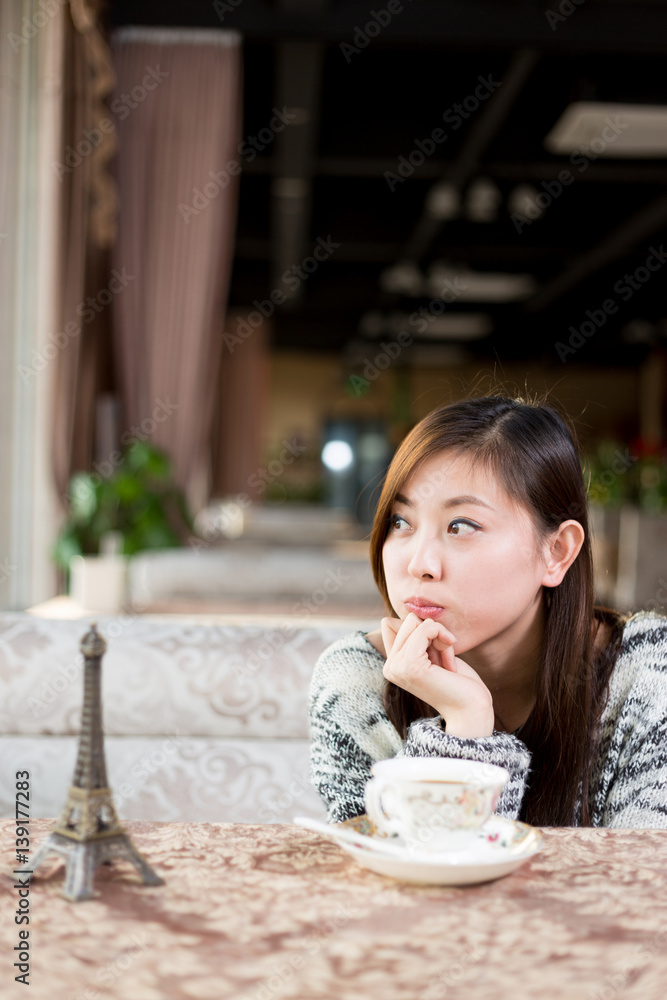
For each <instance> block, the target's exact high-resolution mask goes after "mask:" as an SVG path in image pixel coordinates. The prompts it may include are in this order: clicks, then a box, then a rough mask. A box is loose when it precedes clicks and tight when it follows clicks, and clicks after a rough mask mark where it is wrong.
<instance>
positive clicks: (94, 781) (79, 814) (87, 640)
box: [25, 623, 163, 901]
mask: <svg viewBox="0 0 667 1000" xmlns="http://www.w3.org/2000/svg"><path fill="white" fill-rule="evenodd" d="M106 648H107V644H106V642H105V641H104V639H103V638H102V636H101V635H100V634H99V632H98V631H97V626H96V624H95V623H93V624H92V625H91V627H90V632H88V633H87V635H85V636H84V637H83V639H82V640H81V652H82V653H83V656H84V662H85V668H84V669H85V672H84V694H83V711H82V713H81V737H80V740H79V756H78V758H77V762H76V768H75V771H74V778H73V781H72V785H71V786H70V789H69V792H68V795H67V801H66V803H65V806H64V808H63V811H62V813H61V816H60V819H59V820H58V822H57V823H56V825H55V826H54V827H53V829H52V831H51V833H50V834H49V836H48V838H47V839H46V841H45V842H44V844H42V846H41V847H40V848H39V850H38V851H37V853H36V854H35V857H34V858H33V861H32V864H31V866H30V868H31V869H32V871H34V870H35V869H36V868H37V866H38V865H39V864H41V862H42V861H44V860H45V859H46V858H47V857H48V856H49V855H50V854H58V855H60V856H61V857H62V858H64V861H65V865H66V869H67V876H66V880H65V889H64V892H63V895H64V896H65V898H66V899H71V900H74V901H77V900H80V899H91V898H92V896H93V878H94V875H95V870H96V869H97V867H98V865H101V864H103V863H104V862H109V861H113V860H116V859H119V858H120V859H122V858H124V859H125V860H127V861H131V862H132V864H133V865H134V866H135V867H136V868H137V869H138V870H139V872H140V874H141V876H142V879H143V882H144V884H145V885H163V880H162V879H161V878H160V877H159V875H157V874H156V873H155V872H154V871H153V869H152V868H151V866H150V865H149V864H148V862H147V861H146V859H145V858H144V857H143V856H142V855H141V854H140V853H139V851H137V849H136V848H135V847H134V845H133V844H132V841H131V840H130V838H129V837H128V835H127V834H126V833H125V831H124V829H123V827H122V826H121V824H120V821H119V819H118V816H117V815H116V810H115V808H114V804H113V797H112V791H111V789H110V788H109V783H108V781H107V769H106V764H105V761H104V733H103V731H102V701H101V683H100V680H101V678H100V673H101V665H102V656H103V654H104V652H105V650H106ZM25 870H26V871H27V869H25Z"/></svg>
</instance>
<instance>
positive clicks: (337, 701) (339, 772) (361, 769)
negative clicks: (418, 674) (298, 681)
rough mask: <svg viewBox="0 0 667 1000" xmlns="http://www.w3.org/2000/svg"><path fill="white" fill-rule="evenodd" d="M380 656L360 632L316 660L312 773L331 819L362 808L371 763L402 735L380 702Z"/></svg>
mask: <svg viewBox="0 0 667 1000" xmlns="http://www.w3.org/2000/svg"><path fill="white" fill-rule="evenodd" d="M382 664H383V659H382V657H381V655H380V654H379V653H378V652H377V651H376V650H374V649H373V647H372V646H371V645H370V644H369V643H368V641H367V640H366V639H365V637H364V636H363V634H362V633H355V634H354V635H352V636H348V637H346V638H345V639H339V640H338V641H337V642H334V643H333V644H332V645H331V646H329V648H328V649H326V650H325V651H324V652H323V653H322V655H321V656H320V658H319V660H318V661H317V663H316V665H315V669H314V671H313V676H312V680H311V686H310V735H311V743H310V762H311V779H312V782H313V784H314V786H315V788H316V789H317V791H318V792H319V794H320V796H321V797H322V799H323V800H324V802H325V804H326V806H327V813H328V820H329V822H330V823H338V822H342V821H343V820H345V819H349V818H350V817H352V816H358V815H360V814H361V813H363V812H364V811H365V804H364V789H365V786H366V782H367V781H368V779H369V778H370V770H371V766H372V765H373V764H374V763H375V761H377V760H384V759H385V758H387V757H394V756H395V755H396V754H397V753H398V751H399V750H400V748H401V745H402V740H401V738H400V736H399V734H398V733H397V731H396V729H395V728H394V726H392V724H391V723H390V721H389V719H388V718H387V715H386V713H385V711H384V706H383V690H384V676H383V673H382Z"/></svg>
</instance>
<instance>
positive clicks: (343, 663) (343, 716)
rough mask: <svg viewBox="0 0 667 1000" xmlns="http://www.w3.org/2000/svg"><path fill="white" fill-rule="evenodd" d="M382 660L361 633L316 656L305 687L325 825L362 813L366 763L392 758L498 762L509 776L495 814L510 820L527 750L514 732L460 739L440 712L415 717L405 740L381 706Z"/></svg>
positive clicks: (315, 779)
mask: <svg viewBox="0 0 667 1000" xmlns="http://www.w3.org/2000/svg"><path fill="white" fill-rule="evenodd" d="M383 663H384V659H383V657H382V656H381V655H380V653H378V652H377V651H376V650H374V649H373V647H372V646H370V644H369V643H368V640H367V639H366V638H365V637H364V636H363V634H362V633H356V634H355V635H353V636H349V637H347V638H346V639H341V640H338V642H335V643H333V644H332V645H331V646H329V648H328V649H326V650H325V651H324V653H322V655H321V656H320V658H319V660H318V661H317V664H316V665H315V669H314V671H313V678H312V682H311V688H310V728H311V777H312V781H313V784H314V785H315V788H316V789H317V790H318V792H319V794H320V795H321V797H322V799H323V800H324V802H325V803H326V805H327V809H328V819H329V822H330V823H335V822H341V821H342V820H345V819H349V818H350V817H351V816H358V815H359V814H360V813H363V812H364V811H365V804H364V788H365V785H366V782H367V781H368V779H369V778H370V770H371V767H372V765H373V764H374V763H375V762H376V761H378V760H384V759H386V758H387V757H395V756H398V755H401V756H406V757H456V758H460V759H464V760H477V761H482V762H483V763H487V764H498V765H499V766H500V767H504V768H506V769H507V770H508V771H509V773H510V779H509V781H508V783H507V785H506V786H505V787H504V789H503V791H502V792H501V795H500V799H499V801H498V806H497V808H496V812H497V813H498V814H499V815H501V816H507V817H508V818H510V819H515V818H516V817H517V816H518V815H519V812H520V809H521V804H522V801H523V795H524V792H525V789H526V783H527V777H528V771H529V768H530V753H529V752H528V749H527V748H526V746H525V745H524V744H523V743H522V742H521V740H519V739H518V738H517V737H516V736H513V735H511V734H510V733H500V732H494V733H493V734H492V735H491V736H488V737H485V738H481V739H462V738H461V737H458V736H449V735H448V734H447V733H446V732H445V728H444V721H443V719H442V717H441V716H437V717H435V718H430V719H418V720H417V721H415V722H413V723H412V725H411V726H410V729H409V731H408V738H407V740H406V741H405V743H404V742H403V740H402V739H401V737H400V736H399V734H398V732H397V731H396V729H395V728H394V726H393V725H392V724H391V722H390V721H389V719H388V717H387V714H386V712H385V710H384V704H383V693H384V676H383V673H382V666H383Z"/></svg>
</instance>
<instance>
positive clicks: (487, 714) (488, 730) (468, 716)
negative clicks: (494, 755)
mask: <svg viewBox="0 0 667 1000" xmlns="http://www.w3.org/2000/svg"><path fill="white" fill-rule="evenodd" d="M441 714H442V717H443V719H444V720H445V731H446V733H447V734H448V735H449V736H458V737H459V738H461V739H467V740H474V739H480V738H482V737H484V736H491V734H492V733H493V727H494V721H495V716H494V714H493V709H490V710H489V711H480V712H474V713H470V712H451V711H447V712H446V713H441Z"/></svg>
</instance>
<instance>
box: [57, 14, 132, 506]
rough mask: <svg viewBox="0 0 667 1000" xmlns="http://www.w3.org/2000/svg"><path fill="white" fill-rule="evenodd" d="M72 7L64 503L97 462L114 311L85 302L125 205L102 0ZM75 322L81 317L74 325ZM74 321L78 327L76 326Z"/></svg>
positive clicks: (67, 84)
mask: <svg viewBox="0 0 667 1000" xmlns="http://www.w3.org/2000/svg"><path fill="white" fill-rule="evenodd" d="M70 11H71V16H68V17H67V18H66V28H65V58H64V68H65V72H64V79H63V118H62V122H63V125H62V138H61V150H60V160H59V161H58V163H57V164H53V165H52V166H53V167H54V169H55V170H56V173H57V175H58V176H59V179H60V183H61V204H60V220H61V221H60V239H59V243H60V248H61V255H60V270H61V279H60V282H59V285H60V289H61V302H60V309H59V324H58V327H57V332H58V333H59V334H60V335H61V342H62V344H64V346H62V347H61V349H60V350H59V351H58V354H57V357H56V359H55V364H56V365H57V377H56V389H55V393H54V400H53V403H54V405H53V422H52V447H53V459H52V461H53V472H54V478H55V482H56V489H57V491H58V494H59V497H60V499H61V502H62V504H63V506H65V505H66V499H67V483H68V481H69V477H70V475H71V473H72V472H74V471H76V470H77V469H89V468H90V465H91V462H92V458H93V441H94V430H95V424H94V413H95V396H96V389H97V382H98V354H99V345H100V342H101V338H102V336H103V331H104V329H105V328H106V327H107V325H108V323H109V311H108V308H107V307H106V306H104V307H103V309H102V310H101V311H97V310H93V311H92V312H88V313H86V312H85V311H84V310H85V306H86V299H87V298H89V297H92V298H95V299H96V297H97V296H98V294H99V292H100V291H101V290H102V289H106V286H107V284H108V280H109V276H108V269H109V246H110V244H111V242H112V241H113V238H114V235H115V227H116V212H117V202H116V194H115V187H114V185H113V183H112V181H111V179H110V177H109V175H108V172H107V165H108V161H109V159H110V157H111V156H112V155H113V153H114V150H115V148H116V139H115V134H114V132H113V131H112V130H104V129H102V128H101V127H100V123H101V121H102V120H104V119H105V118H106V119H107V120H109V119H108V114H109V112H108V109H107V107H106V106H105V104H104V99H105V97H106V96H107V95H108V94H109V92H110V90H111V89H112V87H113V71H112V66H111V55H110V52H109V49H108V47H107V45H106V43H105V41H104V37H103V35H102V33H101V31H100V29H99V27H98V24H97V20H96V18H97V14H96V12H95V9H94V6H93V5H85V4H83V3H82V2H81V0H79V2H76V3H74V2H73V3H72V4H71V7H70ZM91 134H92V135H93V136H94V137H95V138H96V139H98V141H97V144H96V145H95V146H94V148H92V151H91V152H90V153H88V152H86V150H87V149H88V148H89V147H90V146H92V143H90V142H88V140H87V138H86V137H87V136H89V135H91ZM98 137H99V138H98ZM82 152H83V154H84V155H81V153H82ZM98 304H99V303H98ZM88 316H91V318H90V319H88ZM68 324H73V325H70V326H69V329H68ZM74 329H77V330H78V333H73V334H72V333H71V331H72V330H74Z"/></svg>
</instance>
